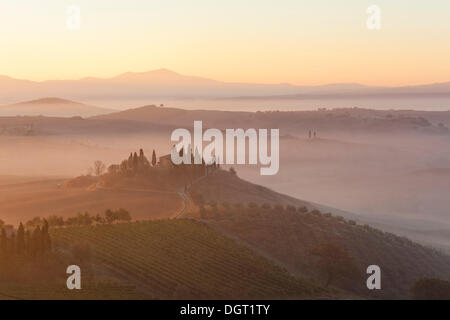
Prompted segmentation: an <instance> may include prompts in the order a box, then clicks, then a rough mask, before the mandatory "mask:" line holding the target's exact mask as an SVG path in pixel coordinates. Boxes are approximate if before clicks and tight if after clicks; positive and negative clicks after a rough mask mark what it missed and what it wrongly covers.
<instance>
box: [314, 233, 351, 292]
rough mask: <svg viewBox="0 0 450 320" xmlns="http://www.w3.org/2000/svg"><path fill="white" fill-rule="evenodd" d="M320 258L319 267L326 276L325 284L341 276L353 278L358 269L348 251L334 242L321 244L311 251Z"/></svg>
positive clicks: (327, 284)
mask: <svg viewBox="0 0 450 320" xmlns="http://www.w3.org/2000/svg"><path fill="white" fill-rule="evenodd" d="M310 253H311V254H312V255H313V256H316V257H317V258H318V261H317V267H318V269H319V271H320V272H321V273H322V275H323V276H324V277H325V286H326V287H328V286H329V285H330V284H331V283H332V282H334V281H337V280H339V279H341V278H353V277H354V276H356V275H357V269H356V266H355V263H354V261H353V258H352V257H350V255H349V254H348V252H347V251H346V250H345V249H344V248H342V247H340V246H338V245H336V244H335V243H332V242H327V243H323V244H320V245H319V246H317V247H316V248H314V249H313V250H311V252H310Z"/></svg>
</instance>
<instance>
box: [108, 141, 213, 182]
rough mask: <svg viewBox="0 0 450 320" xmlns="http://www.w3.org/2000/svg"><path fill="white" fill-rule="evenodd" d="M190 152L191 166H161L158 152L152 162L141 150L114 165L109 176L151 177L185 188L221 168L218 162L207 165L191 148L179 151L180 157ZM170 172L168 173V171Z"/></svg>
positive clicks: (109, 171)
mask: <svg viewBox="0 0 450 320" xmlns="http://www.w3.org/2000/svg"><path fill="white" fill-rule="evenodd" d="M174 148H175V146H174ZM185 152H188V153H189V154H190V157H191V164H184V163H181V164H179V165H175V164H171V163H170V162H169V165H168V166H166V165H161V164H159V163H158V161H157V157H156V152H155V150H153V152H152V157H151V161H149V160H148V159H147V157H146V156H145V154H144V151H143V150H142V149H140V150H139V154H138V153H136V152H134V153H133V152H132V153H130V155H129V156H128V159H125V160H123V161H122V162H121V163H120V164H113V165H111V166H109V167H108V174H109V175H110V177H114V176H124V177H134V176H137V175H138V176H145V175H149V177H150V178H154V179H156V180H158V179H160V180H162V181H166V182H167V181H171V182H176V183H177V184H178V185H180V184H181V185H184V186H185V188H187V187H188V185H190V184H192V183H193V182H194V180H195V179H197V178H200V177H203V176H207V175H210V174H211V173H213V172H214V171H215V170H216V169H219V168H220V165H219V164H217V163H216V161H212V162H211V163H205V161H204V159H203V158H202V156H201V155H200V154H199V152H198V150H196V151H195V152H194V153H192V150H191V147H190V146H189V148H188V150H187V151H185V149H184V148H182V149H180V150H179V151H178V153H179V155H180V157H183V155H184V153H185ZM199 159H201V163H200V164H195V162H196V161H195V160H197V162H200V161H199ZM169 161H170V159H169ZM158 168H161V169H164V170H156V171H155V170H153V169H158ZM168 168H169V170H168V171H167V170H166V169H168Z"/></svg>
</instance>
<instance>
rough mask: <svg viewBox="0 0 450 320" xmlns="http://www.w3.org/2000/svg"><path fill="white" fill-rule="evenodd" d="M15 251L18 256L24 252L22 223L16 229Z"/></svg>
mask: <svg viewBox="0 0 450 320" xmlns="http://www.w3.org/2000/svg"><path fill="white" fill-rule="evenodd" d="M16 250H17V253H18V254H22V253H23V252H24V251H25V230H24V228H23V224H22V222H21V223H20V224H19V228H18V229H17V245H16Z"/></svg>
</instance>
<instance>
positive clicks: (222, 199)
mask: <svg viewBox="0 0 450 320" xmlns="http://www.w3.org/2000/svg"><path fill="white" fill-rule="evenodd" d="M191 194H192V195H193V198H194V199H196V198H198V195H202V201H204V202H205V203H206V207H207V216H206V217H200V216H199V214H198V213H195V211H194V212H193V213H192V215H193V217H194V218H195V219H199V218H200V220H201V221H204V222H205V223H208V224H209V225H211V226H212V227H214V228H216V229H217V230H219V231H221V232H224V233H225V234H227V235H229V236H231V237H234V238H235V239H239V240H240V241H242V243H243V244H245V245H247V246H249V247H251V248H253V249H254V250H257V251H258V252H262V253H264V254H265V255H266V256H267V257H270V258H271V259H273V260H275V261H278V262H279V263H281V264H282V265H284V266H285V267H286V268H287V269H288V270H289V271H291V272H293V273H294V274H297V275H301V276H302V277H309V278H312V279H315V281H318V283H321V281H324V280H323V276H322V275H320V274H319V273H318V272H317V268H316V266H315V262H314V258H313V257H312V256H311V251H312V250H313V249H314V248H315V247H316V246H317V245H320V244H323V243H333V244H336V245H339V246H341V247H343V248H345V250H347V251H348V253H349V255H350V257H352V258H353V259H354V260H355V263H356V266H357V270H358V272H359V273H358V274H357V277H356V279H351V280H349V279H348V280H345V279H344V280H343V281H342V282H341V283H336V284H335V285H336V286H338V287H340V288H342V289H344V290H347V291H350V292H353V293H354V294H355V295H359V296H366V297H378V298H380V297H382V298H389V299H392V298H402V299H408V298H410V288H411V286H412V285H413V284H414V283H415V281H417V280H419V279H421V278H425V277H430V278H441V279H445V280H449V279H450V256H448V255H446V254H444V253H442V252H440V251H438V250H435V249H432V248H430V247H426V246H423V245H419V244H417V243H414V242H412V241H410V240H409V239H407V238H404V237H399V236H396V235H394V234H392V233H388V232H383V231H380V230H379V229H375V228H373V227H371V226H369V225H364V224H362V223H361V222H356V221H354V220H346V219H344V218H343V217H342V216H340V215H339V214H341V212H339V211H334V210H333V209H332V208H329V209H330V211H328V212H323V211H322V212H320V211H318V210H316V209H317V208H320V209H321V210H323V208H321V207H320V206H317V205H315V204H311V203H307V202H304V201H300V200H296V199H295V201H294V199H292V198H289V197H286V196H283V195H280V194H276V193H273V192H271V191H270V190H269V189H266V188H262V187H260V186H258V185H253V184H249V183H247V182H245V181H242V180H241V179H239V178H238V177H236V176H235V175H233V174H231V173H227V172H223V171H222V172H218V174H215V175H213V176H210V177H208V178H207V179H205V180H202V181H201V182H199V183H198V184H196V185H194V187H193V189H192V190H191ZM247 195H248V196H247ZM249 202H250V203H253V205H252V204H251V205H249ZM211 204H212V206H211V207H210V205H211ZM236 204H238V205H236ZM263 204H266V205H264V206H263ZM330 212H331V213H330ZM358 218H360V217H358V216H357V215H355V216H354V219H358ZM358 220H359V219H358ZM372 264H375V265H379V266H380V267H381V269H382V278H383V287H382V289H383V290H381V291H379V292H376V291H375V292H369V291H368V290H367V288H366V286H365V270H366V268H367V267H368V266H369V265H372Z"/></svg>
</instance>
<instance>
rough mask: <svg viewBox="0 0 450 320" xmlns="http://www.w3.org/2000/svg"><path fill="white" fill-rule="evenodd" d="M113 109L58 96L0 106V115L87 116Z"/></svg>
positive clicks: (108, 111)
mask: <svg viewBox="0 0 450 320" xmlns="http://www.w3.org/2000/svg"><path fill="white" fill-rule="evenodd" d="M112 111H113V110H111V109H106V108H99V107H95V106H91V105H86V104H83V103H79V102H75V101H71V100H65V99H60V98H42V99H37V100H31V101H25V102H19V103H15V104H10V105H3V106H0V116H2V117H4V116H38V115H43V116H48V117H74V116H79V117H89V116H94V115H99V114H104V113H110V112H112Z"/></svg>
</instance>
